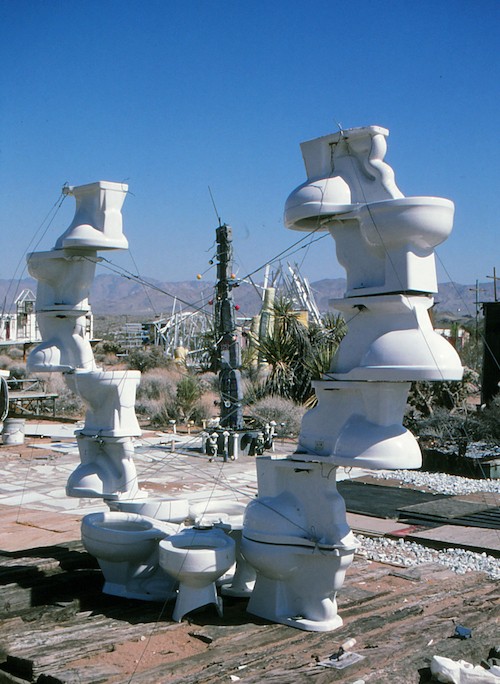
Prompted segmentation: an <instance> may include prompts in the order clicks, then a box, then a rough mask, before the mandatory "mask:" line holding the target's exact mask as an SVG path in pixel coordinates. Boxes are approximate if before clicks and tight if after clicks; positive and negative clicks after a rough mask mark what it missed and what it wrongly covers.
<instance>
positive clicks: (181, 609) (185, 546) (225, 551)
mask: <svg viewBox="0 0 500 684" xmlns="http://www.w3.org/2000/svg"><path fill="white" fill-rule="evenodd" d="M234 547H235V544H234V541H233V540H232V539H231V537H229V536H228V535H227V534H225V533H224V532H223V531H222V530H220V529H217V528H209V529H198V528H195V527H189V528H185V529H184V530H182V531H181V532H179V533H178V534H174V535H172V536H170V537H169V538H168V539H163V540H162V541H161V542H160V566H161V567H162V568H163V569H164V570H165V572H166V573H168V574H169V575H170V576H172V577H174V578H175V579H177V580H178V581H179V593H178V595H177V600H176V602H175V608H174V611H173V614H172V618H173V619H174V620H175V621H176V622H180V621H181V620H182V618H183V616H184V615H186V613H190V612H191V611H192V610H195V609H196V608H201V607H202V606H206V605H208V604H212V603H213V604H215V606H216V608H217V611H218V613H219V615H222V600H221V599H220V598H219V597H218V596H217V588H216V585H215V582H216V580H217V579H218V578H219V577H221V576H222V575H223V574H224V573H225V572H227V571H228V570H229V568H230V567H231V566H232V565H233V564H234V560H235V550H234Z"/></svg>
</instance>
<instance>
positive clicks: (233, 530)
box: [189, 499, 256, 598]
mask: <svg viewBox="0 0 500 684" xmlns="http://www.w3.org/2000/svg"><path fill="white" fill-rule="evenodd" d="M246 507H247V504H246V503H241V502H240V501H217V500H213V499H212V500H211V501H202V502H201V503H197V504H192V505H191V506H190V508H189V517H190V519H191V521H192V522H193V523H194V524H195V525H196V526H198V527H204V526H211V525H213V526H214V527H219V528H220V529H222V530H224V531H225V532H227V533H228V534H229V536H230V537H231V539H233V540H234V543H235V558H236V566H235V568H234V571H233V572H232V573H231V569H230V570H229V573H228V577H227V578H225V577H224V576H223V577H221V578H220V580H219V582H218V583H219V584H221V594H222V595H223V596H233V597H236V598H245V597H247V596H250V594H251V593H252V591H253V588H254V586H255V577H256V575H255V570H254V568H253V566H252V565H250V564H249V563H247V561H246V559H245V558H244V557H243V556H242V555H241V532H242V529H243V517H244V514H245V510H246Z"/></svg>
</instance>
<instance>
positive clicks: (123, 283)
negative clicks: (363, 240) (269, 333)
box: [0, 274, 493, 318]
mask: <svg viewBox="0 0 500 684" xmlns="http://www.w3.org/2000/svg"><path fill="white" fill-rule="evenodd" d="M146 280H147V279H146ZM148 282H150V283H151V287H146V286H144V285H140V284H138V283H136V282H134V281H133V280H129V279H127V278H124V277H121V276H115V275H107V274H103V275H98V276H96V278H95V280H94V284H93V287H92V291H91V294H90V301H91V304H92V310H93V312H94V313H95V314H96V315H114V316H130V317H133V318H138V317H139V318H151V317H154V316H157V315H159V314H164V315H168V314H170V313H171V312H172V309H173V307H174V302H176V305H175V308H176V310H179V309H183V308H186V307H189V308H194V307H201V306H203V305H204V304H207V303H208V301H209V300H211V299H212V298H213V296H214V284H213V283H210V282H206V281H203V280H201V281H198V280H195V281H183V282H175V283H172V282H160V281H157V280H148ZM25 288H30V289H31V290H33V291H34V292H36V282H35V281H34V280H33V279H32V278H25V279H23V280H21V281H16V282H14V283H12V284H11V282H10V281H8V280H1V279H0V301H1V305H2V310H6V311H8V310H13V302H14V300H15V298H16V297H17V295H18V294H19V293H20V292H21V291H22V290H23V289H25ZM478 288H479V301H481V302H485V301H493V283H492V282H488V283H481V284H480V285H479V286H478ZM311 289H312V290H313V292H314V296H315V298H316V302H317V304H318V307H319V309H320V311H328V310H329V308H330V307H329V300H331V299H336V298H340V297H343V295H344V291H345V280H344V279H343V278H336V279H328V278H327V279H324V280H317V281H315V282H312V283H311ZM233 297H234V301H235V303H236V304H238V305H239V307H240V308H239V315H242V316H252V315H254V314H255V313H257V312H258V310H259V308H260V295H259V293H258V291H257V290H256V289H255V288H254V287H253V286H252V285H249V284H247V283H242V284H241V286H240V287H238V288H235V289H234V290H233ZM475 301H476V291H475V286H474V285H460V284H458V283H441V284H440V285H439V293H438V294H437V295H436V297H435V310H436V312H437V313H439V314H440V315H445V314H447V315H449V316H450V317H451V318H455V317H456V318H465V317H468V316H469V317H471V318H473V317H474V316H475V314H476V305H475Z"/></svg>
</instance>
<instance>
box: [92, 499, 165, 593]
mask: <svg viewBox="0 0 500 684" xmlns="http://www.w3.org/2000/svg"><path fill="white" fill-rule="evenodd" d="M177 529H178V526H177V525H171V524H168V523H164V522H160V521H158V520H153V519H152V518H148V517H146V516H142V515H135V514H133V513H115V512H105V513H90V514H89V515H86V516H85V517H84V518H83V519H82V525H81V534H82V542H83V545H84V547H85V548H86V549H87V551H88V552H89V553H90V554H91V555H92V556H94V557H95V558H97V561H98V562H99V566H100V568H101V570H102V573H103V575H104V579H105V583H104V587H103V592H104V593H105V594H111V595H113V596H122V597H126V598H133V599H141V600H143V601H166V600H168V599H171V598H174V597H175V587H176V582H175V580H174V579H173V578H172V577H170V576H169V575H167V574H166V573H165V572H164V571H163V570H162V569H161V567H160V566H159V563H158V543H159V542H160V540H162V539H165V538H167V537H169V535H173V534H175V532H176V531H177Z"/></svg>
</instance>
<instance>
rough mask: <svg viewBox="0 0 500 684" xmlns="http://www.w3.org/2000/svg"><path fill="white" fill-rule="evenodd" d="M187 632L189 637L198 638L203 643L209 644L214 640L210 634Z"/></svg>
mask: <svg viewBox="0 0 500 684" xmlns="http://www.w3.org/2000/svg"><path fill="white" fill-rule="evenodd" d="M188 634H189V636H190V637H194V638H195V639H199V640H200V641H203V643H205V644H211V643H212V641H213V640H214V638H213V637H211V636H210V634H204V633H203V632H188Z"/></svg>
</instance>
